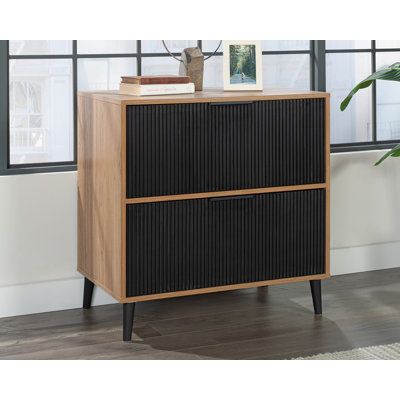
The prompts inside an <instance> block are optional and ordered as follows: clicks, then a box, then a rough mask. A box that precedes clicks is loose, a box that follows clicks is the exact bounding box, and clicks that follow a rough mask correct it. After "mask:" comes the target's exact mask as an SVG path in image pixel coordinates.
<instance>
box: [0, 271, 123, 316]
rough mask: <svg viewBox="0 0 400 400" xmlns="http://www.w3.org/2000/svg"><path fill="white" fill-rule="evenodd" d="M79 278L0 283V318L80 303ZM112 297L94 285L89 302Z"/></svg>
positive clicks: (80, 284) (81, 284)
mask: <svg viewBox="0 0 400 400" xmlns="http://www.w3.org/2000/svg"><path fill="white" fill-rule="evenodd" d="M82 296H83V279H81V278H74V279H62V280H56V281H46V282H37V283H30V284H24V285H18V286H3V287H0V318H1V317H10V316H15V315H24V314H36V313H42V312H48V311H59V310H69V309H72V308H80V307H82ZM112 303H116V301H115V300H114V299H113V298H112V297H111V296H110V295H108V294H107V293H106V292H104V291H103V290H102V289H100V288H95V290H94V293H93V305H103V304H112Z"/></svg>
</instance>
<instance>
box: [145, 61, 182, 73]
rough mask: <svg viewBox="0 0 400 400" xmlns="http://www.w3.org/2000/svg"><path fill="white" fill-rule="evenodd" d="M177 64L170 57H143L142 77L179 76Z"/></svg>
mask: <svg viewBox="0 0 400 400" xmlns="http://www.w3.org/2000/svg"><path fill="white" fill-rule="evenodd" d="M179 64H180V62H179V61H176V60H175V59H173V58H172V57H143V58H142V75H179Z"/></svg>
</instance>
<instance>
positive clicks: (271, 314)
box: [0, 268, 400, 359]
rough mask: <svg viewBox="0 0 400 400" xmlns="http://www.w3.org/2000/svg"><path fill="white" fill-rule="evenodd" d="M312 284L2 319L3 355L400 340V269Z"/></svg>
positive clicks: (345, 345)
mask: <svg viewBox="0 0 400 400" xmlns="http://www.w3.org/2000/svg"><path fill="white" fill-rule="evenodd" d="M322 285H323V286H322V288H323V303H324V315H323V316H322V317H316V316H314V314H313V311H312V302H311V295H310V290H309V285H308V284H307V283H295V284H290V285H285V286H272V287H270V288H268V289H266V288H261V289H248V290H241V291H232V292H225V293H217V294H210V295H200V296H194V297H186V298H178V299H170V300H161V301H154V302H147V303H140V304H138V305H137V306H136V317H135V327H134V340H133V342H132V343H123V342H122V341H121V337H122V327H121V322H122V306H121V305H119V304H115V305H109V306H100V307H93V308H92V309H91V310H87V311H83V310H81V309H76V310H70V311H59V312H51V313H44V314H35V315H27V316H21V317H12V318H3V319H0V358H1V359H287V358H293V357H300V356H306V355H311V354H316V353H320V352H332V351H337V350H347V349H352V348H356V347H362V346H369V345H378V344H387V343H394V342H399V341H400V268H396V269H389V270H383V271H376V272H367V273H359V274H352V275H342V276H337V277H333V278H331V279H329V280H327V281H324V282H323V284H322Z"/></svg>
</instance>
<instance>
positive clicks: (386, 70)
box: [340, 62, 400, 111]
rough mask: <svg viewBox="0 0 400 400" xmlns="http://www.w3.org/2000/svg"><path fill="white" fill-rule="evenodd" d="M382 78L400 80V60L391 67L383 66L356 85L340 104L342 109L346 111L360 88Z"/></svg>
mask: <svg viewBox="0 0 400 400" xmlns="http://www.w3.org/2000/svg"><path fill="white" fill-rule="evenodd" d="M378 79H381V80H385V81H396V82H400V62H397V63H395V64H392V65H390V66H389V67H383V68H381V69H380V70H378V71H376V72H374V73H373V74H371V75H370V76H369V77H368V78H366V79H364V80H363V81H361V82H360V83H359V84H358V85H357V86H355V87H354V88H353V89H352V90H351V91H350V93H349V94H348V95H347V97H346V98H345V99H344V100H343V101H342V103H341V104H340V110H341V111H344V110H345V109H346V107H347V106H348V104H349V103H350V100H351V99H352V98H353V96H354V95H355V94H356V93H357V92H358V91H359V90H360V89H365V88H367V87H369V86H371V85H372V82H374V81H376V80H378Z"/></svg>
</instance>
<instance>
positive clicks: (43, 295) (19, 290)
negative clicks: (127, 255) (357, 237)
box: [0, 242, 400, 318]
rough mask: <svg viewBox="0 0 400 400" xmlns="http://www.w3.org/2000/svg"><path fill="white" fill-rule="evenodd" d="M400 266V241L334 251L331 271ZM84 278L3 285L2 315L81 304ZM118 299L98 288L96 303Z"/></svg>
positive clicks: (334, 272)
mask: <svg viewBox="0 0 400 400" xmlns="http://www.w3.org/2000/svg"><path fill="white" fill-rule="evenodd" d="M398 266H400V242H392V243H380V244H373V245H368V246H359V247H350V248H341V249H332V250H331V274H332V275H342V274H350V273H355V272H364V271H373V270H379V269H387V268H395V267H398ZM82 294H83V279H81V278H73V279H63V280H56V281H46V282H37V283H30V284H24V285H16V286H4V287H0V318H1V317H9V316H15V315H24V314H36V313H41V312H48V311H59V310H68V309H73V308H80V307H82ZM115 302H116V301H115V300H114V299H113V298H112V297H111V296H109V295H108V294H107V293H105V292H104V291H103V290H101V289H99V288H96V289H95V292H94V296H93V305H103V304H112V303H115Z"/></svg>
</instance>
